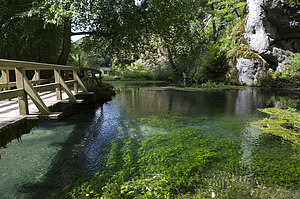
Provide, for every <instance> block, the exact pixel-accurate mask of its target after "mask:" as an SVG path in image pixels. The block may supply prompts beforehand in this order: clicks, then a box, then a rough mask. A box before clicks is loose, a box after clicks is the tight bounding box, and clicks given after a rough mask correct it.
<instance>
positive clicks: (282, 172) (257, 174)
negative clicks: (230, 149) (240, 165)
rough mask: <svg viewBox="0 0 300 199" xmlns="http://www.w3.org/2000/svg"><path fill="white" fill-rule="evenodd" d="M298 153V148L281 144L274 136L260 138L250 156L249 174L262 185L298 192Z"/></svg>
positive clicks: (299, 179) (299, 173)
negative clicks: (276, 186) (277, 186)
mask: <svg viewBox="0 0 300 199" xmlns="http://www.w3.org/2000/svg"><path fill="white" fill-rule="evenodd" d="M266 146H267V147H266ZM299 152H300V150H299V146H295V145H292V144H291V143H289V142H282V141H281V140H280V139H278V138H277V137H274V136H268V135H266V136H262V137H261V138H260V141H259V142H258V143H257V146H256V151H255V153H252V155H251V156H252V160H253V161H252V164H253V165H252V167H251V171H250V172H251V173H252V175H253V177H254V178H255V179H257V180H259V181H260V182H261V183H263V184H272V185H274V184H275V185H279V186H282V187H286V188H290V189H295V190H299V187H300V184H299V183H300V167H299V165H300V155H299Z"/></svg>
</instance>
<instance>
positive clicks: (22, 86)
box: [0, 59, 101, 115]
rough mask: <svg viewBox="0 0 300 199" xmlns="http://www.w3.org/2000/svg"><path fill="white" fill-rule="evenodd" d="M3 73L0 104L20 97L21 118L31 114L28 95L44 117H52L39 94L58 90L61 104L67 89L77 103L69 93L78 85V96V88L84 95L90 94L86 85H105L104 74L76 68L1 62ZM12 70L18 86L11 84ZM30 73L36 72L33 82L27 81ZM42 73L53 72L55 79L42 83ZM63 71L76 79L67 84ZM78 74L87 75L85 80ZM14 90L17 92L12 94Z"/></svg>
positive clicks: (0, 83) (75, 89) (71, 97)
mask: <svg viewBox="0 0 300 199" xmlns="http://www.w3.org/2000/svg"><path fill="white" fill-rule="evenodd" d="M0 70H1V71H2V77H1V79H0V80H2V82H0V100H5V99H12V98H15V97H18V101H19V110H20V115H27V114H29V113H28V97H27V95H29V96H30V98H31V99H32V101H33V102H34V104H35V105H36V106H37V108H38V109H39V111H40V112H41V113H42V114H50V111H49V109H48V108H47V106H46V105H45V103H44V102H43V101H42V99H41V98H40V97H39V94H38V93H39V92H44V91H50V90H54V89H56V96H57V100H62V95H61V90H62V88H63V89H64V90H65V92H66V93H67V95H68V96H69V98H70V99H71V100H76V98H75V96H74V94H73V93H72V92H71V91H70V89H69V85H74V92H75V93H78V86H80V87H81V88H82V90H83V92H88V90H87V88H86V84H85V82H86V83H87V84H89V83H90V84H91V85H92V86H94V85H95V83H97V84H98V85H99V84H100V83H101V72H100V70H97V69H94V68H78V67H73V66H64V65H55V64H45V63H37V62H25V61H16V60H7V59H0ZM12 70H14V71H15V77H16V81H15V82H10V78H9V71H12ZM30 70H34V76H33V78H32V80H28V79H27V77H26V71H30ZM41 70H53V71H54V79H52V78H51V79H41V78H40V71H41ZM61 71H70V72H72V74H73V79H71V80H70V79H69V80H64V79H63V77H62V76H61ZM78 71H84V77H83V78H80V77H79V76H78ZM96 73H99V74H100V80H99V79H98V78H97V77H96V76H95V74H96ZM89 74H91V76H89ZM53 82H54V83H53ZM45 83H46V84H45ZM11 88H14V89H12V90H11ZM1 90H4V91H1Z"/></svg>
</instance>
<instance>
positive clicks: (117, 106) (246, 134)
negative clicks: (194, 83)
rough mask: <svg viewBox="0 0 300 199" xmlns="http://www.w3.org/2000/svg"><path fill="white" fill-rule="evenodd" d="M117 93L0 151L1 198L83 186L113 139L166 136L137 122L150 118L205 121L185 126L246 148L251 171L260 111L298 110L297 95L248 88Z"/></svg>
mask: <svg viewBox="0 0 300 199" xmlns="http://www.w3.org/2000/svg"><path fill="white" fill-rule="evenodd" d="M117 93H118V94H117V95H116V97H115V98H114V99H113V100H112V101H110V102H107V103H105V104H104V105H102V106H78V107H76V113H74V114H73V115H71V116H69V117H67V118H65V119H62V120H57V121H47V122H44V123H42V124H41V125H40V126H39V127H36V128H34V129H32V130H31V132H30V134H26V135H23V136H22V139H21V141H17V140H13V141H12V142H11V143H9V144H8V145H7V148H2V149H0V153H1V159H0V198H1V199H10V198H43V197H45V195H46V194H47V193H48V192H51V191H53V190H56V189H61V188H63V187H66V186H67V185H70V184H72V183H74V182H76V181H85V180H86V179H88V178H89V177H90V176H91V175H93V174H94V173H96V172H99V171H101V169H102V168H103V166H104V165H105V163H106V157H107V154H108V152H109V149H110V146H111V144H110V143H111V141H112V140H113V139H114V138H116V137H122V136H126V137H128V136H132V137H140V138H146V137H151V136H152V135H154V134H157V133H166V132H167V131H168V127H166V129H164V128H160V129H157V128H156V129H154V128H152V127H151V126H147V125H145V123H142V122H140V121H143V118H147V117H155V118H165V117H170V116H175V117H188V118H198V117H203V118H206V119H205V121H203V122H201V123H197V124H195V123H193V124H191V123H185V122H184V121H183V122H182V124H180V126H181V127H186V126H191V125H192V126H197V127H198V128H200V129H201V130H202V131H204V132H207V133H209V134H211V135H213V136H214V137H216V138H224V139H229V140H235V141H237V142H239V143H241V153H242V160H241V161H243V163H244V164H245V165H248V166H249V167H251V165H252V161H253V160H252V159H251V157H252V156H251V154H253V153H255V152H256V151H257V150H267V149H266V148H261V147H262V146H260V142H261V136H259V135H257V134H255V133H253V132H255V131H256V130H255V129H253V128H252V127H250V125H249V123H250V122H252V121H256V120H259V119H261V118H263V117H265V115H263V114H261V113H260V112H258V111H257V108H264V107H268V106H279V107H285V106H292V107H294V108H297V109H298V110H299V95H297V94H290V93H274V92H265V91H262V90H258V89H250V88H247V89H241V90H237V89H235V90H199V91H183V90H170V89H164V88H155V87H143V88H138V87H131V88H130V87H119V88H118V92H117ZM270 145H272V143H271V144H270ZM267 147H268V146H267ZM287 155H288V154H287ZM298 174H299V173H298ZM298 174H297V173H296V175H298Z"/></svg>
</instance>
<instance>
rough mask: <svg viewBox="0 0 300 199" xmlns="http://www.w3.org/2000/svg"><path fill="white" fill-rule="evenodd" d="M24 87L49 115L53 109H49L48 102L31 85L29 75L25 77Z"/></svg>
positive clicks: (37, 105) (44, 112) (38, 106)
mask: <svg viewBox="0 0 300 199" xmlns="http://www.w3.org/2000/svg"><path fill="white" fill-rule="evenodd" d="M24 89H25V91H26V93H27V94H28V95H29V96H30V98H31V100H32V101H33V103H34V104H35V105H36V107H37V108H38V109H39V111H40V112H41V113H42V114H44V115H49V114H50V113H51V111H50V110H49V109H48V107H47V106H46V104H45V103H44V102H43V100H42V99H41V97H40V96H39V95H38V93H37V92H36V90H35V89H34V88H33V86H32V85H31V83H30V82H29V80H28V79H27V77H24Z"/></svg>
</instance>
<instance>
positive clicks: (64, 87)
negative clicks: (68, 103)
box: [57, 73, 76, 100]
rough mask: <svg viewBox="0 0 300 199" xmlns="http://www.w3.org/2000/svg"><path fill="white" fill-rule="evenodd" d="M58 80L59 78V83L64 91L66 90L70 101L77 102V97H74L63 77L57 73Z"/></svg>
mask: <svg viewBox="0 0 300 199" xmlns="http://www.w3.org/2000/svg"><path fill="white" fill-rule="evenodd" d="M57 78H58V82H59V83H60V85H61V87H63V89H65V91H66V93H67V95H68V96H69V98H70V100H76V97H75V96H74V95H73V93H72V92H71V90H70V89H69V87H68V85H67V84H66V83H65V81H64V79H63V78H62V76H61V75H60V74H59V73H57Z"/></svg>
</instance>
